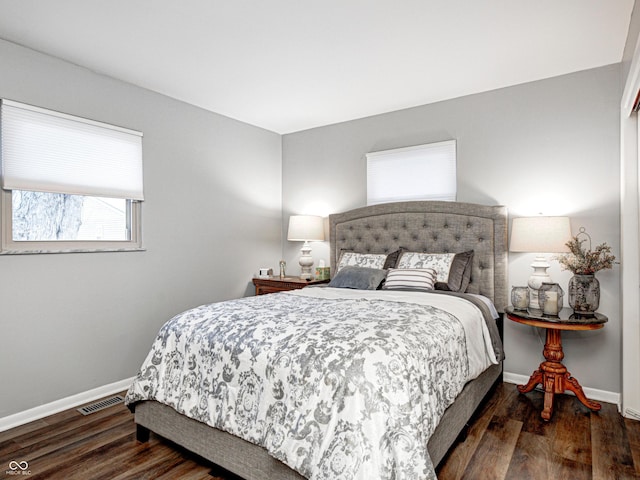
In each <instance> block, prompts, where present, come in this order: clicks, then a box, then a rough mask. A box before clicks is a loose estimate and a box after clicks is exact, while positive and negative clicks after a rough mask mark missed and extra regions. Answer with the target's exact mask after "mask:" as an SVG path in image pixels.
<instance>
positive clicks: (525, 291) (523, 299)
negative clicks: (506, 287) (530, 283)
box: [511, 287, 529, 310]
mask: <svg viewBox="0 0 640 480" xmlns="http://www.w3.org/2000/svg"><path fill="white" fill-rule="evenodd" d="M511 304H512V305H513V308H515V309H516V310H526V309H527V307H528V306H529V287H511Z"/></svg>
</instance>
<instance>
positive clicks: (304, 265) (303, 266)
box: [298, 242, 313, 280]
mask: <svg viewBox="0 0 640 480" xmlns="http://www.w3.org/2000/svg"><path fill="white" fill-rule="evenodd" d="M300 253H301V255H300V259H299V260H298V263H299V264H300V278H302V279H303V280H313V273H312V268H313V258H312V257H311V246H310V245H309V242H304V245H302V248H301V249H300Z"/></svg>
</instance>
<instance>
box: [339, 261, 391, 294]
mask: <svg viewBox="0 0 640 480" xmlns="http://www.w3.org/2000/svg"><path fill="white" fill-rule="evenodd" d="M386 276H387V271H386V270H383V269H381V268H367V267H354V266H350V265H347V266H346V267H343V268H341V269H340V271H339V272H338V273H337V274H336V276H335V277H333V278H332V279H331V281H330V282H329V284H328V285H327V286H328V287H336V288H353V289H356V290H377V289H378V287H379V286H380V284H381V283H382V282H383V281H384V279H385V277H386Z"/></svg>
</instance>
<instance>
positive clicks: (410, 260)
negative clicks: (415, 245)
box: [396, 252, 456, 283]
mask: <svg viewBox="0 0 640 480" xmlns="http://www.w3.org/2000/svg"><path fill="white" fill-rule="evenodd" d="M455 256H456V254H455V253H421V252H403V253H402V255H400V258H399V259H398V264H397V265H396V267H397V268H432V269H434V270H435V271H436V282H444V283H447V282H448V281H449V270H451V264H452V263H453V258H454V257H455Z"/></svg>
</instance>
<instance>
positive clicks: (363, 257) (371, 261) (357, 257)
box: [336, 252, 387, 273]
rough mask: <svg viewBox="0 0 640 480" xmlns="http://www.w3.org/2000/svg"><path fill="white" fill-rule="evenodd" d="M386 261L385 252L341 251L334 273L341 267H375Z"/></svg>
mask: <svg viewBox="0 0 640 480" xmlns="http://www.w3.org/2000/svg"><path fill="white" fill-rule="evenodd" d="M386 261H387V254H386V253H356V252H342V254H341V255H340V260H339V261H338V267H337V268H336V273H338V272H339V271H340V269H341V268H343V267H361V268H377V269H381V268H382V267H384V263H385V262H386Z"/></svg>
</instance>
